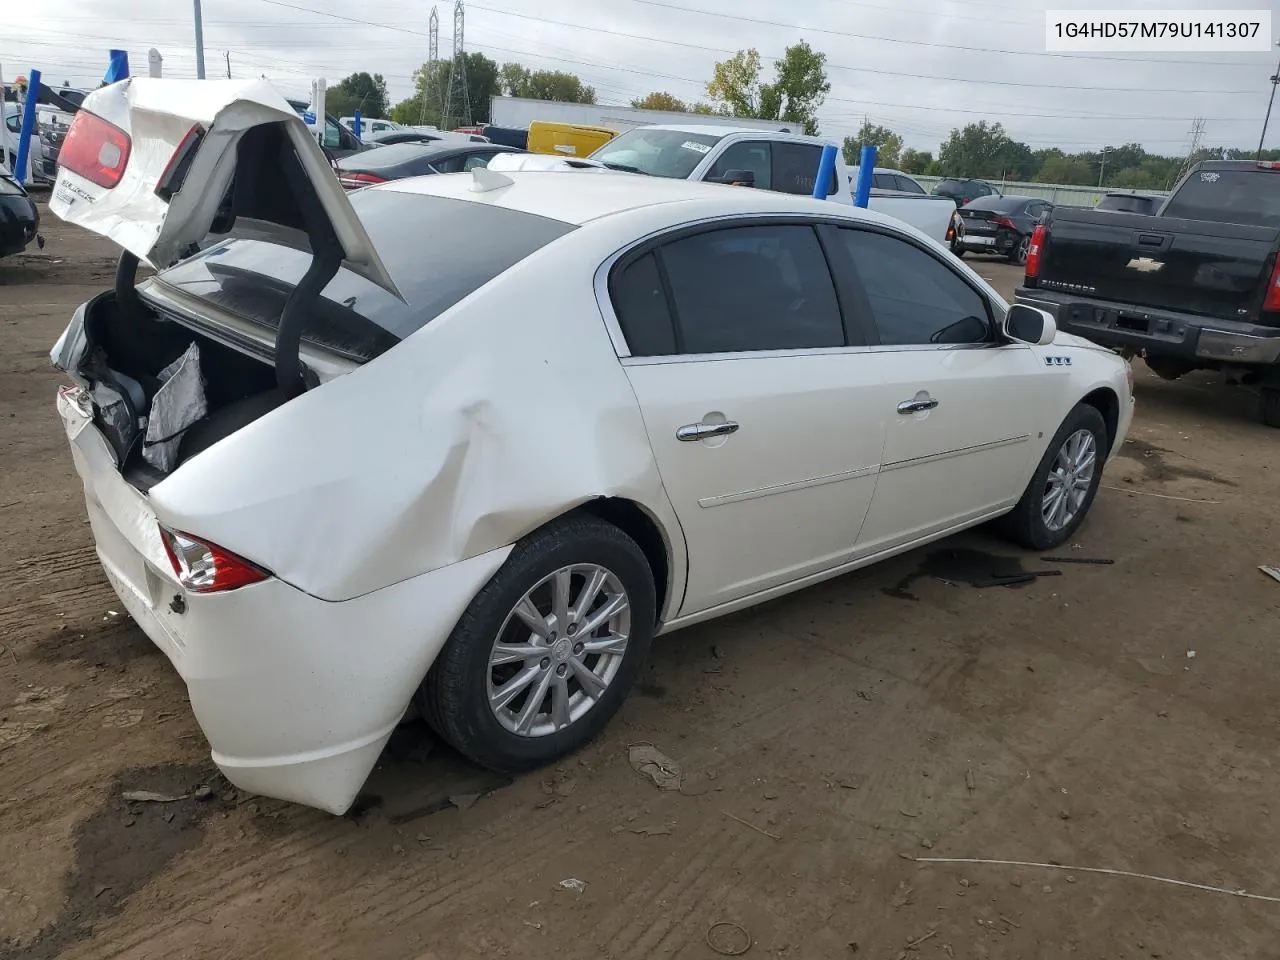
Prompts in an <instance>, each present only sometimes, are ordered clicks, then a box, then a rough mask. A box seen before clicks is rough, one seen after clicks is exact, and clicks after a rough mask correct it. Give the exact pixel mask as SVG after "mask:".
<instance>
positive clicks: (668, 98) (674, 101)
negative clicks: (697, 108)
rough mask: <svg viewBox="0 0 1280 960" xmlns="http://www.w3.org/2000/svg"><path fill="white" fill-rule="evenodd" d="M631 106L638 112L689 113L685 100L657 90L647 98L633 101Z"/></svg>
mask: <svg viewBox="0 0 1280 960" xmlns="http://www.w3.org/2000/svg"><path fill="white" fill-rule="evenodd" d="M631 106H633V107H635V108H636V109H637V110H671V111H674V112H676V113H687V112H688V111H689V108H688V106H686V105H685V102H684V101H683V100H681V99H680V98H679V97H676V96H673V95H672V94H670V93H667V92H666V91H665V90H655V91H654V92H653V93H651V94H648V95H647V96H644V97H640V98H638V99H635V100H632V101H631Z"/></svg>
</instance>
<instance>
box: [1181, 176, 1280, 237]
mask: <svg viewBox="0 0 1280 960" xmlns="http://www.w3.org/2000/svg"><path fill="white" fill-rule="evenodd" d="M1160 216H1162V217H1183V218H1185V219H1187V220H1215V221H1217V222H1219V223H1243V224H1250V225H1252V226H1256V227H1277V226H1280V170H1199V171H1197V172H1196V173H1193V174H1191V176H1190V177H1188V178H1187V180H1186V181H1184V182H1183V184H1182V186H1180V187H1179V188H1178V189H1177V190H1176V191H1175V192H1174V194H1173V196H1171V197H1170V198H1169V200H1168V202H1167V203H1166V204H1165V206H1164V210H1163V211H1162V212H1161V214H1160Z"/></svg>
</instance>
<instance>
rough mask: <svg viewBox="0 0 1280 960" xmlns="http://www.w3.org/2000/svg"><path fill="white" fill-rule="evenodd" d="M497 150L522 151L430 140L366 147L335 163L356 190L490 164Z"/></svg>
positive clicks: (345, 182)
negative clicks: (368, 148)
mask: <svg viewBox="0 0 1280 960" xmlns="http://www.w3.org/2000/svg"><path fill="white" fill-rule="evenodd" d="M499 153H524V151H523V150H517V149H516V148H514V147H504V146H503V145H502V144H499V143H467V142H465V141H462V142H459V141H456V140H455V141H445V140H432V141H430V142H428V143H393V144H391V145H389V146H386V147H378V148H377V149H376V150H365V151H363V152H362V153H357V154H354V155H352V156H349V157H344V158H342V159H340V160H339V161H338V163H337V170H338V179H339V180H340V181H341V182H342V185H343V186H344V187H346V188H347V189H348V190H358V189H360V188H361V187H368V186H371V185H372V184H375V183H386V182H387V181H388V180H403V179H404V178H405V177H421V176H426V175H429V174H433V173H465V172H466V171H468V170H472V169H474V168H476V167H485V166H488V165H489V160H490V159H491V158H492V157H494V156H495V155H497V154H499Z"/></svg>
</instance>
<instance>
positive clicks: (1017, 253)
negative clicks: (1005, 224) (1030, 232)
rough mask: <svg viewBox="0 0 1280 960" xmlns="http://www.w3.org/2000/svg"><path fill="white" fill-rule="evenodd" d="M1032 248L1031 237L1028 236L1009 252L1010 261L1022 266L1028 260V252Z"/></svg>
mask: <svg viewBox="0 0 1280 960" xmlns="http://www.w3.org/2000/svg"><path fill="white" fill-rule="evenodd" d="M1030 249H1031V237H1030V236H1026V237H1023V238H1022V239H1021V240H1019V241H1018V245H1017V246H1016V247H1014V248H1013V252H1012V253H1010V254H1009V262H1010V263H1012V264H1016V265H1017V266H1019V267H1021V266H1024V265H1025V264H1026V262H1027V252H1028V251H1029V250H1030Z"/></svg>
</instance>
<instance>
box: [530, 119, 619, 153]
mask: <svg viewBox="0 0 1280 960" xmlns="http://www.w3.org/2000/svg"><path fill="white" fill-rule="evenodd" d="M617 135H618V132H617V131H616V130H609V129H606V128H605V127H589V126H586V125H585V124H581V123H554V122H550V121H544V120H534V121H533V122H532V123H530V124H529V152H530V153H549V154H553V155H555V156H558V157H586V156H590V155H591V154H592V153H594V152H595V151H596V150H597V149H598V148H599V147H601V146H603V145H604V144H606V143H608V142H609V141H610V140H612V139H613V138H614V137H616V136H617Z"/></svg>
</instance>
